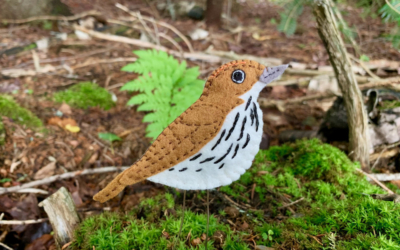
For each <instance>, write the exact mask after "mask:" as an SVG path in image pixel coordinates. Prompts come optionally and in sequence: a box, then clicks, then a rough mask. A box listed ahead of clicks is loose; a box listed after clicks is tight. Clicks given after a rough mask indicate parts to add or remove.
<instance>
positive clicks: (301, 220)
mask: <svg viewBox="0 0 400 250" xmlns="http://www.w3.org/2000/svg"><path fill="white" fill-rule="evenodd" d="M356 168H359V166H358V164H354V163H352V162H351V161H350V160H349V159H348V158H347V156H346V155H345V154H344V153H343V152H341V151H340V150H339V149H337V148H335V147H332V146H330V145H327V144H322V143H321V142H320V141H318V140H310V141H305V140H303V141H298V142H296V143H294V144H290V145H289V144H288V145H284V146H281V147H272V148H270V149H269V150H267V151H260V152H259V153H258V155H257V156H256V159H255V164H254V166H253V167H252V168H251V169H250V170H248V172H247V173H246V174H245V175H243V176H242V178H240V180H239V181H238V182H235V183H233V184H232V185H230V186H229V187H224V188H221V191H224V192H226V193H227V194H229V195H232V196H234V197H235V196H236V197H237V198H239V199H240V198H243V200H244V199H248V198H249V197H248V194H243V193H244V192H243V186H244V185H245V186H247V187H248V188H250V186H249V184H250V183H256V184H257V187H256V189H255V193H256V195H258V197H257V198H258V199H259V200H261V201H263V202H264V204H266V205H265V207H268V208H269V209H268V210H270V211H273V213H272V217H274V216H275V215H276V214H277V211H278V210H279V209H278V207H280V206H282V204H281V202H280V200H281V199H279V195H284V196H286V197H290V199H291V200H292V201H295V200H297V199H299V198H301V197H303V198H304V200H303V201H302V203H301V205H300V206H298V209H297V211H296V214H294V215H293V216H291V215H290V213H289V218H288V219H286V220H284V221H282V222H281V223H277V222H276V221H274V222H272V223H262V224H259V225H258V226H256V229H255V230H256V232H257V234H258V235H260V236H263V237H260V240H259V241H258V244H263V245H267V246H273V247H276V248H278V247H279V246H281V247H282V246H285V249H287V248H288V247H289V248H290V247H295V246H298V247H299V248H300V249H333V248H332V247H331V246H332V244H334V246H335V249H400V248H399V244H400V234H399V233H398V232H400V220H398V218H399V216H400V209H399V205H398V204H394V203H393V202H387V201H380V200H374V199H372V198H371V197H369V196H366V195H363V194H372V193H382V191H381V189H379V188H378V187H376V186H374V185H371V184H370V183H369V182H367V181H366V180H365V178H364V177H363V176H360V175H358V174H356V172H355V169H356ZM257 173H263V174H262V175H260V174H257ZM273 194H279V195H276V196H274V195H273ZM271 197H272V198H271ZM267 204H269V205H267ZM271 231H272V232H273V234H272V235H271V237H268V235H269V232H271ZM333 233H334V236H332V235H333ZM310 235H311V236H317V235H322V236H320V238H318V239H319V240H320V241H321V242H322V244H323V246H321V245H320V244H319V243H318V242H317V241H316V240H315V237H314V238H313V237H311V236H310ZM264 236H265V237H264ZM271 239H272V240H271ZM296 249H297V248H296Z"/></svg>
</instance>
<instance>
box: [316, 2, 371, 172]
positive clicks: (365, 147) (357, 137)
mask: <svg viewBox="0 0 400 250" xmlns="http://www.w3.org/2000/svg"><path fill="white" fill-rule="evenodd" d="M331 4H332V3H331V2H330V0H316V1H315V2H314V5H313V11H314V15H315V17H316V19H317V23H318V33H319V35H320V37H321V39H322V41H323V43H324V45H325V48H326V50H327V52H328V54H329V60H330V62H331V64H332V67H333V68H334V71H335V75H336V78H337V80H338V83H339V87H340V89H341V91H342V94H343V98H344V102H345V106H346V110H347V114H348V118H349V119H348V121H349V149H350V153H349V156H350V158H351V159H352V160H354V161H359V162H360V163H361V166H362V167H363V168H368V167H369V150H370V142H369V141H370V140H369V135H368V120H367V113H366V111H365V108H364V104H363V99H362V95H361V91H360V89H359V88H358V86H357V81H356V78H355V75H354V73H353V71H352V69H351V63H350V59H349V57H348V55H347V51H346V48H345V46H344V43H343V40H342V38H341V35H340V32H339V29H338V26H337V23H336V19H335V16H334V14H333V12H332V8H331Z"/></svg>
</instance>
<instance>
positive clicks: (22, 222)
mask: <svg viewBox="0 0 400 250" xmlns="http://www.w3.org/2000/svg"><path fill="white" fill-rule="evenodd" d="M48 220H49V219H48V218H43V219H37V220H0V225H29V224H37V223H42V222H45V221H48Z"/></svg>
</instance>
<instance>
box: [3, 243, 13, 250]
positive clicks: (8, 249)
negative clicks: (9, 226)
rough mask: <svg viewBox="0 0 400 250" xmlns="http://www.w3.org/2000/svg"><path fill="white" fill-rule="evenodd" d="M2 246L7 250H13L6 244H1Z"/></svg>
mask: <svg viewBox="0 0 400 250" xmlns="http://www.w3.org/2000/svg"><path fill="white" fill-rule="evenodd" d="M0 246H2V247H4V248H5V249H7V250H13V249H12V248H11V247H9V246H7V245H6V244H4V243H2V242H0Z"/></svg>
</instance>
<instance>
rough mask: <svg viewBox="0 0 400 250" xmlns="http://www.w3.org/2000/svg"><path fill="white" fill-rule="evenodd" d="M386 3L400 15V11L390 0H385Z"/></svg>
mask: <svg viewBox="0 0 400 250" xmlns="http://www.w3.org/2000/svg"><path fill="white" fill-rule="evenodd" d="M385 1H386V4H387V5H388V6H389V7H390V8H391V9H392V10H394V11H395V12H396V13H397V14H399V15H400V11H398V10H397V9H396V8H395V7H394V6H393V5H392V4H391V3H390V2H389V1H388V0H385Z"/></svg>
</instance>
